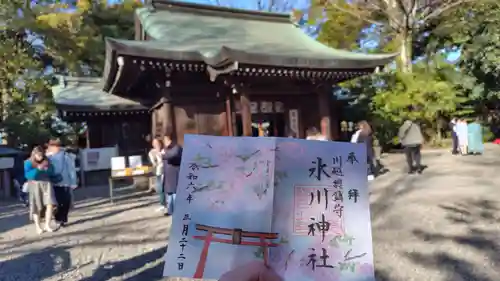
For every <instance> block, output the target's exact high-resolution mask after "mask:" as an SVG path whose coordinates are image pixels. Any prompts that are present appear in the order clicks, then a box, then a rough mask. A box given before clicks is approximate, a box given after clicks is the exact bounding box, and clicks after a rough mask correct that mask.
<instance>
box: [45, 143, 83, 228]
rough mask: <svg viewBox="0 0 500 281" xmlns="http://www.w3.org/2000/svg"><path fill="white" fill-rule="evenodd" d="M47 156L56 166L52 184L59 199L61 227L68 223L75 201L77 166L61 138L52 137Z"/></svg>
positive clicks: (58, 213)
mask: <svg viewBox="0 0 500 281" xmlns="http://www.w3.org/2000/svg"><path fill="white" fill-rule="evenodd" d="M47 156H48V157H49V159H50V161H51V163H52V165H53V166H54V176H53V177H52V180H51V181H52V185H53V187H54V193H55V196H56V200H57V210H56V213H55V216H54V218H55V220H56V222H57V223H58V225H59V227H65V226H66V224H67V223H68V214H69V210H70V208H71V205H72V203H73V189H75V188H77V186H78V183H77V177H76V168H75V162H74V160H73V158H72V157H71V156H70V155H69V154H68V153H66V151H64V149H63V148H61V141H60V140H59V139H51V140H50V141H49V143H48V147H47Z"/></svg>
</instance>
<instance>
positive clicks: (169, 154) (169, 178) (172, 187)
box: [162, 136, 182, 216]
mask: <svg viewBox="0 0 500 281" xmlns="http://www.w3.org/2000/svg"><path fill="white" fill-rule="evenodd" d="M163 145H164V149H163V151H162V159H163V191H164V192H165V195H166V197H167V198H166V201H167V212H166V215H167V216H168V215H172V214H173V212H174V205H175V195H176V193H177V182H178V180H179V169H180V166H181V159H182V146H180V145H179V144H177V143H175V142H174V141H172V139H171V138H170V136H165V137H164V138H163Z"/></svg>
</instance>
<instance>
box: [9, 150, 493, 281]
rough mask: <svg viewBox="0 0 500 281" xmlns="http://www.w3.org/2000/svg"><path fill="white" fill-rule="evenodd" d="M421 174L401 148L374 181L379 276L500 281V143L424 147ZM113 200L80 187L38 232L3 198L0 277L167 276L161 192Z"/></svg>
mask: <svg viewBox="0 0 500 281" xmlns="http://www.w3.org/2000/svg"><path fill="white" fill-rule="evenodd" d="M424 161H425V163H426V164H428V165H429V168H428V170H426V171H425V172H424V174H422V175H411V176H408V175H406V174H404V172H403V171H404V161H403V157H402V155H390V156H388V157H387V159H384V162H385V163H387V165H388V167H389V169H390V170H391V171H390V172H389V173H387V174H385V175H383V176H382V177H380V178H378V179H377V180H376V181H375V182H373V183H371V186H370V188H371V201H372V206H371V211H372V222H373V239H374V251H375V261H376V267H377V276H378V281H412V280H418V281H423V280H426V281H427V280H430V281H462V280H464V281H465V280H475V281H497V280H500V269H499V268H500V186H499V185H498V184H496V183H498V182H500V170H498V167H500V147H496V146H495V147H494V146H489V147H488V149H487V153H486V155H485V156H468V157H461V156H452V155H449V154H448V153H447V152H446V151H431V152H426V153H425V154H424ZM122 193H126V194H128V198H123V199H122V200H119V201H118V202H116V203H115V204H113V205H112V204H110V203H108V201H107V189H106V187H93V188H86V189H81V190H78V192H77V194H76V196H77V199H78V201H77V204H76V209H75V210H73V212H72V213H71V220H72V224H71V225H70V226H69V227H68V228H65V229H63V230H60V231H58V232H56V233H51V234H43V235H42V236H38V235H37V234H35V233H34V231H33V226H32V225H30V224H28V223H29V222H28V216H27V213H26V211H27V210H26V209H25V208H22V207H20V206H19V205H17V204H7V203H5V202H3V203H0V281H4V280H5V281H10V280H19V281H25V280H26V281H36V280H50V281H52V280H65V281H73V280H74V281H76V280H84V281H90V280H98V281H105V280H127V281H139V280H141V281H142V280H147V281H154V280H161V279H162V278H161V274H162V270H163V265H162V258H163V254H164V253H165V250H166V245H167V241H168V229H169V226H170V223H171V219H170V218H166V217H163V216H161V215H160V214H159V213H157V212H155V210H156V209H157V207H158V206H157V200H156V197H155V196H150V195H145V194H140V193H131V192H130V191H122Z"/></svg>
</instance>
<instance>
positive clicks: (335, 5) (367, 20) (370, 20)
mask: <svg viewBox="0 0 500 281" xmlns="http://www.w3.org/2000/svg"><path fill="white" fill-rule="evenodd" d="M330 4H331V7H332V8H333V9H336V10H339V11H341V12H344V13H346V14H349V15H351V16H353V17H355V18H358V19H360V20H363V21H366V22H368V23H371V24H374V25H378V26H381V25H384V23H383V22H379V21H375V20H372V19H369V18H366V17H363V16H362V15H360V14H358V13H355V12H353V11H349V9H344V8H342V7H340V6H338V5H337V4H335V3H330Z"/></svg>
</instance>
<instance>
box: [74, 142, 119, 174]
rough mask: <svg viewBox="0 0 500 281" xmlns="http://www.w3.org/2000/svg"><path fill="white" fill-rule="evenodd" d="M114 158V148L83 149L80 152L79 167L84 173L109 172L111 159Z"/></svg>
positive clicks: (115, 153)
mask: <svg viewBox="0 0 500 281" xmlns="http://www.w3.org/2000/svg"><path fill="white" fill-rule="evenodd" d="M116 156H118V150H117V148H116V147H101V148H85V149H82V150H81V152H80V160H81V161H80V163H81V164H80V166H81V168H82V169H83V170H84V171H85V172H88V171H99V170H109V169H111V166H110V164H111V158H113V157H116Z"/></svg>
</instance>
